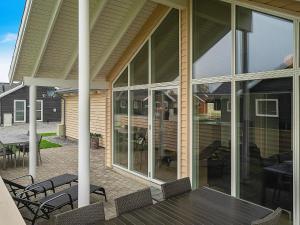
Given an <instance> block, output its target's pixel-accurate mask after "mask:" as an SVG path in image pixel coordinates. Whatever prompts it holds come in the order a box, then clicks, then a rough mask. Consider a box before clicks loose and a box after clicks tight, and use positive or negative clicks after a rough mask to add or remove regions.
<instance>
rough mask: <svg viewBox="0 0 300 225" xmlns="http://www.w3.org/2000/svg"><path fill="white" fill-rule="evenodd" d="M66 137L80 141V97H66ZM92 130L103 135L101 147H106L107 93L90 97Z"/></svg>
mask: <svg viewBox="0 0 300 225" xmlns="http://www.w3.org/2000/svg"><path fill="white" fill-rule="evenodd" d="M64 98H65V113H66V116H65V120H66V123H65V125H66V136H67V137H71V138H75V139H78V95H77V94H70V95H65V96H64ZM90 105H91V107H90V130H91V132H92V133H99V134H101V135H102V139H101V142H100V145H101V146H103V147H105V146H106V135H107V133H106V91H97V92H95V93H91V95H90Z"/></svg>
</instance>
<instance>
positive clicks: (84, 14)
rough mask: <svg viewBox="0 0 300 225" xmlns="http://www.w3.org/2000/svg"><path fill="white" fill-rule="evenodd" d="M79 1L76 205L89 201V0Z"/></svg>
mask: <svg viewBox="0 0 300 225" xmlns="http://www.w3.org/2000/svg"><path fill="white" fill-rule="evenodd" d="M78 1H79V7H78V8H79V34H78V35H79V105H78V107H79V116H78V118H79V121H78V124H79V129H78V130H79V142H78V148H79V149H78V186H79V187H78V207H82V206H86V205H88V204H89V203H90V99H89V91H90V65H89V62H90V51H89V49H90V43H89V42H90V35H89V34H90V33H89V32H90V29H89V0H78Z"/></svg>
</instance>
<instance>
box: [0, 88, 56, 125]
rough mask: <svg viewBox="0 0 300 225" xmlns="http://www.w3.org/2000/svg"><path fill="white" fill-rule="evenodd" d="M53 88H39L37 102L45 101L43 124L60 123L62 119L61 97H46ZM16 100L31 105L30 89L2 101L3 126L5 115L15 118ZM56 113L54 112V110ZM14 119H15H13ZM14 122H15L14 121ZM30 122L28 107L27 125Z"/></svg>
mask: <svg viewBox="0 0 300 225" xmlns="http://www.w3.org/2000/svg"><path fill="white" fill-rule="evenodd" d="M49 89H50V90H51V89H53V88H48V87H37V100H43V122H59V121H60V119H61V99H60V97H54V98H48V97H44V96H43V95H44V94H47V91H48V90H49ZM14 100H26V106H28V105H29V87H27V86H24V87H23V88H21V89H19V90H17V91H14V92H12V93H11V94H9V95H6V96H4V97H3V98H1V99H0V104H1V106H0V108H1V112H0V113H1V115H0V117H1V121H0V122H1V124H2V123H3V114H5V113H11V114H12V115H13V117H14ZM54 108H55V109H56V112H53V109H54ZM13 119H14V118H13ZM13 121H14V120H13ZM28 122H29V107H26V123H28Z"/></svg>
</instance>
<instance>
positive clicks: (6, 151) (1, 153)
mask: <svg viewBox="0 0 300 225" xmlns="http://www.w3.org/2000/svg"><path fill="white" fill-rule="evenodd" d="M0 157H2V158H3V169H6V163H4V161H5V162H6V160H7V159H11V160H14V167H16V166H17V156H16V153H15V152H14V151H13V150H12V149H11V148H9V147H8V146H4V145H3V144H2V143H1V142H0Z"/></svg>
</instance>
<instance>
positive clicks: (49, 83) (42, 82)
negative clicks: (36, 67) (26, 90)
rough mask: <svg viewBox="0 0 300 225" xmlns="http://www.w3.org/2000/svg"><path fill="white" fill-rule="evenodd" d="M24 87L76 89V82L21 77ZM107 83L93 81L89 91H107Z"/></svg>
mask: <svg viewBox="0 0 300 225" xmlns="http://www.w3.org/2000/svg"><path fill="white" fill-rule="evenodd" d="M23 82H24V85H27V86H29V85H36V86H44V87H60V88H78V80H65V79H55V78H39V77H23ZM108 86H109V85H108V82H107V81H105V80H103V81H96V82H95V81H93V82H91V84H90V89H107V88H108Z"/></svg>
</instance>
